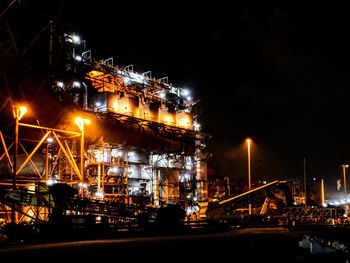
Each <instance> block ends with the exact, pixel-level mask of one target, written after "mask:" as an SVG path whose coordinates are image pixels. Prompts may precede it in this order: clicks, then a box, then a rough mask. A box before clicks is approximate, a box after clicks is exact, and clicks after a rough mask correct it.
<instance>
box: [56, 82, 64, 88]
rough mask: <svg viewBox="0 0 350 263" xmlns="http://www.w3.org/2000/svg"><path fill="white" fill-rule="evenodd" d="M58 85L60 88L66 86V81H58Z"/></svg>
mask: <svg viewBox="0 0 350 263" xmlns="http://www.w3.org/2000/svg"><path fill="white" fill-rule="evenodd" d="M56 85H57V87H60V88H63V87H64V83H63V82H62V81H57V82H56Z"/></svg>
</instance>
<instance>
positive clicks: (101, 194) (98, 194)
mask: <svg viewBox="0 0 350 263" xmlns="http://www.w3.org/2000/svg"><path fill="white" fill-rule="evenodd" d="M95 196H96V197H100V198H103V197H104V196H103V193H101V192H96V193H95Z"/></svg>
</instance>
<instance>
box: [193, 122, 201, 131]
mask: <svg viewBox="0 0 350 263" xmlns="http://www.w3.org/2000/svg"><path fill="white" fill-rule="evenodd" d="M193 127H194V130H195V131H199V130H200V128H201V125H200V124H199V123H197V122H195V123H193Z"/></svg>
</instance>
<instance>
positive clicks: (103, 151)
mask: <svg viewBox="0 0 350 263" xmlns="http://www.w3.org/2000/svg"><path fill="white" fill-rule="evenodd" d="M104 154H105V148H104V141H103V136H102V157H103V160H102V167H101V176H102V179H101V187H102V193H103V194H104V192H105V184H104V181H105V163H104V160H105V156H104ZM99 190H100V188H99Z"/></svg>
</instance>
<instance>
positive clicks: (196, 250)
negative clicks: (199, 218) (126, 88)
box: [0, 228, 348, 263]
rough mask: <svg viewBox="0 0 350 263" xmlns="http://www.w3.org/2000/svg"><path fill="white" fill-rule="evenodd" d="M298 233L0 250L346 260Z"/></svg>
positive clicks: (88, 257) (60, 258)
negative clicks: (312, 246) (304, 243)
mask: <svg viewBox="0 0 350 263" xmlns="http://www.w3.org/2000/svg"><path fill="white" fill-rule="evenodd" d="M303 235H304V234H303V233H302V232H299V231H289V230H287V229H284V228H247V229H235V230H230V231H227V232H220V233H211V234H203V233H202V234H197V235H179V236H176V235H172V236H157V237H132V238H119V239H104V240H87V241H74V242H61V243H46V244H33V245H16V246H13V247H6V248H2V249H0V259H7V260H13V261H12V262H19V261H20V260H21V261H22V260H26V261H28V260H29V261H30V262H35V261H36V262H47V263H51V262H73V261H74V262H76V260H79V262H97V263H99V262H104V261H107V260H108V261H110V262H121V261H122V260H123V261H124V260H126V262H220V263H223V262H332V263H335V262H344V263H345V262H347V257H348V255H345V254H344V253H328V254H311V253H310V251H309V250H306V249H303V248H301V247H299V245H298V242H299V241H300V240H301V238H302V237H303Z"/></svg>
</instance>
